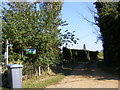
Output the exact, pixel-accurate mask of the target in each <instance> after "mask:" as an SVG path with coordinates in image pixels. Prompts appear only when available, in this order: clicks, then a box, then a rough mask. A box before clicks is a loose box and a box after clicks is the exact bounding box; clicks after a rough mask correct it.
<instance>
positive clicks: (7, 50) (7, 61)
mask: <svg viewBox="0 0 120 90" xmlns="http://www.w3.org/2000/svg"><path fill="white" fill-rule="evenodd" d="M6 65H8V40H7V41H6Z"/></svg>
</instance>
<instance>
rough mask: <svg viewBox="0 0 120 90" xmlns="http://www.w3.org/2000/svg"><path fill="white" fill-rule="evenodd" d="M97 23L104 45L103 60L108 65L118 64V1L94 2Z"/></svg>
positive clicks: (119, 51)
mask: <svg viewBox="0 0 120 90" xmlns="http://www.w3.org/2000/svg"><path fill="white" fill-rule="evenodd" d="M95 5H96V9H97V11H98V13H97V14H98V17H96V21H97V22H98V23H97V25H98V26H99V27H100V32H101V35H102V38H103V39H102V40H103V47H104V62H105V63H106V64H109V65H110V66H119V65H120V64H119V62H120V60H119V53H120V47H119V46H120V43H119V41H120V35H119V33H120V31H119V28H120V25H119V23H120V2H96V3H95Z"/></svg>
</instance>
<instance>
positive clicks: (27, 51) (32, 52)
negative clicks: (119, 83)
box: [26, 49, 36, 54]
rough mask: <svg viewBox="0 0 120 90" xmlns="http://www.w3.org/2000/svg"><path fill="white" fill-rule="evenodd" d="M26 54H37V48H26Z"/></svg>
mask: <svg viewBox="0 0 120 90" xmlns="http://www.w3.org/2000/svg"><path fill="white" fill-rule="evenodd" d="M26 54H36V49H26Z"/></svg>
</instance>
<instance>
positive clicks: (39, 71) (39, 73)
mask: <svg viewBox="0 0 120 90" xmlns="http://www.w3.org/2000/svg"><path fill="white" fill-rule="evenodd" d="M40 75H41V70H40V66H39V67H38V76H40Z"/></svg>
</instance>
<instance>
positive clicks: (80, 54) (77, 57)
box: [63, 47, 98, 64]
mask: <svg viewBox="0 0 120 90" xmlns="http://www.w3.org/2000/svg"><path fill="white" fill-rule="evenodd" d="M71 54H72V55H71ZM97 55H98V51H88V50H84V49H83V50H77V49H68V48H65V47H64V48H63V58H64V59H65V60H66V61H64V62H66V63H71V64H73V63H75V62H79V61H83V62H85V61H88V60H97V59H98V57H97Z"/></svg>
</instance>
